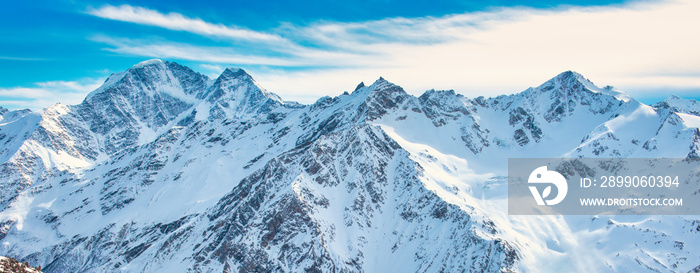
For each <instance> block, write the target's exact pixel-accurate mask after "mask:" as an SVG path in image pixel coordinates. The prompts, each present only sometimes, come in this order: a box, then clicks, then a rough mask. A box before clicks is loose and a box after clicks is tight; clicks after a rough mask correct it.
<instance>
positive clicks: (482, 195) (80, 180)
mask: <svg viewBox="0 0 700 273" xmlns="http://www.w3.org/2000/svg"><path fill="white" fill-rule="evenodd" d="M0 113H1V114H2V118H1V119H0V160H2V161H1V162H0V164H1V165H0V168H2V171H1V172H0V187H2V196H1V198H0V210H1V211H0V255H2V256H8V257H14V258H17V259H18V260H22V261H28V262H29V263H30V264H32V265H41V266H42V269H43V271H44V272H153V271H156V272H302V271H309V272H562V271H563V272H597V271H598V272H688V271H691V270H693V269H694V268H696V267H697V266H699V265H700V247H699V246H697V244H696V242H698V241H699V240H700V219H698V217H690V216H685V217H680V216H634V217H633V216H625V217H617V216H509V215H507V199H506V198H507V196H506V193H507V189H506V182H507V177H506V175H507V173H506V171H507V159H508V158H509V157H677V158H685V157H691V158H696V157H698V156H700V150H699V149H700V131H699V130H698V127H700V116H698V115H699V114H700V104H698V103H697V102H696V101H692V100H685V99H681V98H678V97H671V98H669V99H667V100H665V101H663V102H660V103H659V104H656V105H653V106H649V105H645V104H642V103H640V102H638V101H636V100H634V99H633V98H631V97H630V96H629V95H627V94H625V93H624V92H622V91H619V90H616V89H614V88H612V87H604V88H599V87H597V86H595V85H594V84H593V83H592V82H590V81H588V80H587V79H585V78H584V77H583V76H581V75H579V74H577V73H575V72H571V71H568V72H564V73H561V74H559V75H557V76H556V77H554V78H552V79H551V80H549V81H547V82H545V83H544V84H542V85H540V86H538V87H534V88H529V89H527V90H525V91H523V92H521V93H517V94H514V95H509V96H499V97H495V98H484V97H477V98H473V99H470V98H466V97H464V96H462V95H459V94H456V93H455V92H453V91H435V90H430V91H426V92H425V93H423V94H422V95H421V96H419V97H415V96H412V95H409V94H408V93H406V92H405V91H404V90H403V89H402V88H401V87H399V86H397V85H395V84H393V83H390V82H388V81H386V80H385V79H383V78H380V79H378V80H377V81H376V82H374V83H373V84H371V85H369V86H365V85H364V84H360V85H359V86H358V87H357V88H356V89H355V90H354V91H353V92H351V93H344V94H342V95H339V96H337V97H332V98H331V97H323V98H320V99H319V100H318V101H317V102H316V103H314V104H312V105H302V104H299V103H295V102H288V101H284V100H282V99H281V98H280V97H279V96H277V95H275V94H274V93H271V92H269V91H267V90H265V89H263V88H262V87H261V86H260V85H258V84H257V83H256V82H255V81H254V80H253V78H252V77H251V76H250V75H248V74H247V73H246V72H245V71H244V70H243V69H239V68H229V69H226V70H225V71H224V72H223V73H222V74H221V75H220V76H219V77H218V78H217V79H209V78H208V77H206V76H204V75H202V74H199V73H197V72H195V71H192V70H191V69H189V68H187V67H184V66H181V65H178V64H176V63H173V62H166V61H161V60H149V61H146V62H142V63H139V64H137V65H135V66H134V67H132V68H130V69H128V70H127V71H125V72H121V73H116V74H113V75H112V76H110V77H109V78H108V79H107V80H106V81H105V83H104V85H103V86H101V87H100V88H98V89H97V90H95V91H93V92H92V93H91V94H89V95H88V96H87V97H86V98H85V100H84V101H83V102H82V103H81V104H78V105H70V106H69V105H61V104H56V105H54V106H51V107H49V108H46V109H44V110H42V111H40V112H30V111H28V110H22V111H8V110H6V109H4V108H0ZM696 188H697V189H698V190H700V185H696Z"/></svg>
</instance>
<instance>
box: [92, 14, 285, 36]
mask: <svg viewBox="0 0 700 273" xmlns="http://www.w3.org/2000/svg"><path fill="white" fill-rule="evenodd" d="M87 13H88V14H91V15H94V16H97V17H101V18H105V19H111V20H117V21H123V22H131V23H136V24H143V25H150V26H157V27H162V28H166V29H170V30H178V31H186V32H191V33H195V34H199V35H205V36H215V37H224V38H230V39H242V40H253V41H265V42H280V41H283V40H284V39H282V38H281V37H279V36H277V35H273V34H267V33H262V32H257V31H252V30H248V29H243V28H240V27H232V26H224V25H222V24H213V23H208V22H205V21H203V20H201V19H197V18H189V17H186V16H183V15H182V14H179V13H174V12H171V13H167V14H164V13H161V12H158V11H156V10H151V9H147V8H142V7H133V6H130V5H121V6H112V5H104V6H102V7H100V8H97V9H89V10H88V11H87Z"/></svg>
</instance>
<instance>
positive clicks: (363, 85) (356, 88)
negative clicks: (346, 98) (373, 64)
mask: <svg viewBox="0 0 700 273" xmlns="http://www.w3.org/2000/svg"><path fill="white" fill-rule="evenodd" d="M363 87H365V82H360V84H358V85H357V87H355V90H354V91H357V90H360V88H363ZM354 91H353V92H354Z"/></svg>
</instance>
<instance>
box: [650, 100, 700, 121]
mask: <svg viewBox="0 0 700 273" xmlns="http://www.w3.org/2000/svg"><path fill="white" fill-rule="evenodd" d="M652 106H653V107H654V108H667V109H670V110H671V111H674V112H677V113H685V114H691V115H696V116H700V102H699V101H697V100H694V99H684V98H681V97H679V96H676V95H672V96H670V97H668V98H666V99H665V100H663V101H660V102H658V103H656V104H654V105H652Z"/></svg>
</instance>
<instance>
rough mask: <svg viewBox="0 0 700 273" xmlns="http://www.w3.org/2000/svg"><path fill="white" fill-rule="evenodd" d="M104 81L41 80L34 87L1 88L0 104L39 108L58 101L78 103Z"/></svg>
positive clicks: (13, 107)
mask: <svg viewBox="0 0 700 273" xmlns="http://www.w3.org/2000/svg"><path fill="white" fill-rule="evenodd" d="M102 82H104V79H90V78H86V79H81V80H79V81H50V82H39V83H36V84H35V85H34V86H32V87H13V88H0V106H3V107H5V108H8V109H32V110H39V109H42V108H45V107H48V106H50V105H53V104H55V103H57V102H60V103H63V104H68V105H72V104H78V103H80V102H81V101H82V100H83V99H84V98H85V96H86V95H87V94H88V93H90V92H91V91H93V90H95V89H97V87H99V86H100V85H101V84H102ZM57 98H58V99H57Z"/></svg>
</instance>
